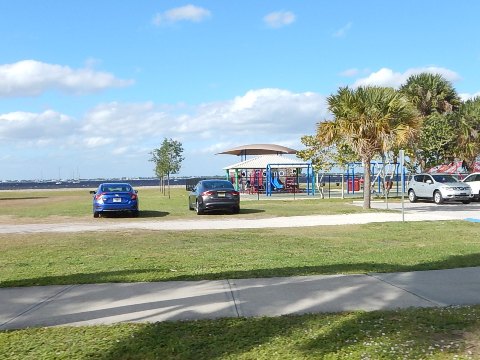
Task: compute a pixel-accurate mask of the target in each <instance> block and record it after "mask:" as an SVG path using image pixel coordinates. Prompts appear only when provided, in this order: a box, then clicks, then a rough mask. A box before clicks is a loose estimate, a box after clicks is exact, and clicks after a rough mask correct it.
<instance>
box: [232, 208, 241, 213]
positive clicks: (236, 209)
mask: <svg viewBox="0 0 480 360" xmlns="http://www.w3.org/2000/svg"><path fill="white" fill-rule="evenodd" d="M239 212H240V206H234V207H233V208H232V214H238V213H239Z"/></svg>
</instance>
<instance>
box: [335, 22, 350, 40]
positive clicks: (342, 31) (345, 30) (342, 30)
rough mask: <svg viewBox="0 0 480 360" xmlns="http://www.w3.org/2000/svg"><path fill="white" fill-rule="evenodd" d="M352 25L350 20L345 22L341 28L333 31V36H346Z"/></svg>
mask: <svg viewBox="0 0 480 360" xmlns="http://www.w3.org/2000/svg"><path fill="white" fill-rule="evenodd" d="M352 26H353V23H352V22H349V23H347V24H346V25H345V26H343V27H342V28H340V29H338V30H337V31H335V32H334V33H333V37H337V38H342V37H345V36H347V33H348V32H349V31H350V29H351V28H352Z"/></svg>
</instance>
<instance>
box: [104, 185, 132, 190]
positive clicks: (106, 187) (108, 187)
mask: <svg viewBox="0 0 480 360" xmlns="http://www.w3.org/2000/svg"><path fill="white" fill-rule="evenodd" d="M101 190H102V192H131V191H132V188H131V187H130V186H128V185H125V184H108V185H102V189H101Z"/></svg>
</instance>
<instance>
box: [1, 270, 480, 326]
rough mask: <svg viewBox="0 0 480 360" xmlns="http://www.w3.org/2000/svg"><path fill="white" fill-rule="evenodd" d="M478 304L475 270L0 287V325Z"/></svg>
mask: <svg viewBox="0 0 480 360" xmlns="http://www.w3.org/2000/svg"><path fill="white" fill-rule="evenodd" d="M478 303H480V267H474V268H462V269H451V270H434V271H420V272H405V273H389V274H387V273H384V274H367V275H326V276H322V275H320V276H305V277H288V278H264V279H237V280H218V281H172V282H156V283H121V284H95V285H66V286H43V287H26V288H4V289H0V330H5V329H20V328H26V327H38V326H58V325H74V326H79V325H98V324H113V323H119V322H158V321H167V320H193V319H214V318H221V317H255V316H279V315H284V314H302V313H319V312H340V311H349V310H366V311H371V310H382V309H397V308H408V307H434V306H449V305H473V304H478Z"/></svg>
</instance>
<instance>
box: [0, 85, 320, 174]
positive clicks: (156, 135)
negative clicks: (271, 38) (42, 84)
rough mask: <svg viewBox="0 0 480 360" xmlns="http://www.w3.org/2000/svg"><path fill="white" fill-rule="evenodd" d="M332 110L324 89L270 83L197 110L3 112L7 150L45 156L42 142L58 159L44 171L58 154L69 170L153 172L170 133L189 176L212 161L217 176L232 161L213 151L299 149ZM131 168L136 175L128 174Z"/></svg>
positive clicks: (136, 107) (146, 105)
mask: <svg viewBox="0 0 480 360" xmlns="http://www.w3.org/2000/svg"><path fill="white" fill-rule="evenodd" d="M327 114H328V111H327V105H326V99H325V97H324V96H322V95H320V94H316V93H312V92H304V93H293V92H290V91H287V90H282V89H268V88H267V89H257V90H251V91H248V92H246V93H245V94H243V95H242V96H237V97H235V98H233V99H230V100H227V101H221V102H212V103H205V104H200V105H198V106H195V107H194V106H186V105H185V104H179V105H169V104H155V103H152V102H142V103H121V102H110V103H103V104H99V105H97V106H96V107H94V108H92V109H90V110H89V111H88V112H86V113H85V114H84V116H82V117H79V118H78V119H73V118H71V117H69V116H68V115H65V114H61V113H58V112H55V111H53V110H48V111H45V112H43V113H38V114H35V113H7V114H3V115H2V114H0V140H2V141H3V147H2V149H3V151H4V155H7V154H11V155H12V156H17V154H18V152H17V150H16V149H19V148H25V149H26V148H28V149H31V151H32V152H34V153H36V154H38V151H37V149H38V148H37V146H40V145H41V146H43V147H42V149H43V150H42V151H43V153H44V154H47V155H45V156H49V157H51V159H50V160H49V161H46V160H45V162H44V164H43V167H44V168H46V167H47V166H50V165H49V164H50V163H52V161H53V158H55V162H56V164H62V165H61V166H62V167H64V168H67V167H68V166H71V165H68V164H70V163H67V162H68V160H67V159H73V158H75V160H74V161H75V163H76V164H80V166H81V167H82V176H93V177H95V176H100V177H101V176H115V175H114V174H119V175H120V176H125V175H135V174H136V176H138V175H139V174H150V170H148V171H147V172H140V173H139V170H138V169H137V170H135V169H136V167H141V168H142V169H145V168H146V169H150V164H149V162H148V158H149V155H148V154H149V151H151V150H152V149H154V148H155V147H158V146H159V145H160V144H161V141H162V140H163V138H164V137H167V138H174V139H177V140H180V141H181V142H182V144H183V145H184V149H185V153H186V154H187V153H188V157H189V159H188V161H186V163H185V164H186V165H185V166H186V167H188V166H189V168H188V169H185V168H184V169H185V171H186V172H187V173H186V174H189V175H190V174H192V173H193V174H194V173H195V172H196V171H197V168H198V167H199V166H200V164H203V163H204V162H205V161H207V164H205V169H207V170H206V172H205V173H207V174H208V173H211V174H214V173H216V171H217V170H215V169H221V168H222V166H226V165H227V164H228V162H231V161H232V159H231V158H229V157H225V158H223V157H220V159H218V157H214V154H216V153H218V152H220V151H222V150H224V149H226V148H229V147H233V146H238V145H242V144H248V143H277V144H280V145H285V146H290V147H294V148H296V147H299V146H300V144H299V143H300V137H301V136H302V135H305V134H313V133H314V132H315V126H316V123H317V122H318V121H320V120H322V119H323V118H325V117H326V116H327ZM4 140H7V141H8V142H7V141H4ZM2 141H0V143H2ZM99 154H105V156H110V158H111V159H112V161H113V160H114V159H115V161H118V166H117V167H113V166H110V164H108V165H105V167H104V166H102V167H100V168H98V166H97V165H96V164H97V161H96V159H98V156H99ZM24 159H25V158H24ZM62 159H65V160H62ZM205 159H208V160H205ZM25 161H27V160H25ZM31 161H34V160H31ZM72 161H73V160H72ZM215 161H219V162H220V163H221V162H222V161H223V162H225V163H223V164H219V163H215ZM32 164H33V165H34V166H36V167H41V166H42V165H40V164H39V163H38V164H36V163H32ZM81 164H83V165H81ZM187 164H190V165H187ZM33 165H32V166H33ZM59 166H60V165H55V166H53V169H52V170H50V173H53V175H54V176H57V175H56V173H57V172H58V167H59ZM84 169H85V170H84ZM122 169H123V170H122ZM126 169H127V170H128V171H131V172H132V173H131V174H130V173H129V174H125V173H123V175H121V174H122V171H127V170H126ZM212 169H213V170H212ZM200 170H201V169H200ZM200 170H199V171H200ZM142 171H143V170H142ZM202 171H203V170H202ZM152 175H153V172H152ZM37 176H38V175H37ZM47 176H48V175H47ZM25 178H28V176H26V177H25Z"/></svg>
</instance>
